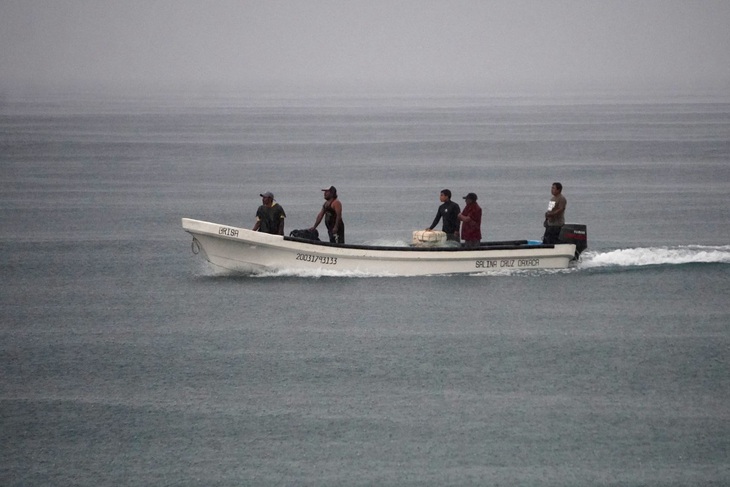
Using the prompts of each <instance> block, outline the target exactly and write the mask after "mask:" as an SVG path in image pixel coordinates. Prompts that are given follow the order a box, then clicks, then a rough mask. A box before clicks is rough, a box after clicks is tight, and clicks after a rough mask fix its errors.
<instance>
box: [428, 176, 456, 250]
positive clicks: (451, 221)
mask: <svg viewBox="0 0 730 487" xmlns="http://www.w3.org/2000/svg"><path fill="white" fill-rule="evenodd" d="M439 199H440V200H441V206H439V209H438V211H437V212H436V218H434V219H433V223H431V226H430V227H428V228H427V229H426V231H427V232H430V231H431V230H433V229H434V227H435V226H436V225H438V223H439V220H440V219H442V218H443V219H444V222H443V226H442V228H441V230H443V231H444V233H446V240H453V241H456V242H459V241H460V240H459V213H461V208H459V205H458V204H456V203H454V202H453V201H451V191H450V190H448V189H444V190H442V191H441V195H440V196H439Z"/></svg>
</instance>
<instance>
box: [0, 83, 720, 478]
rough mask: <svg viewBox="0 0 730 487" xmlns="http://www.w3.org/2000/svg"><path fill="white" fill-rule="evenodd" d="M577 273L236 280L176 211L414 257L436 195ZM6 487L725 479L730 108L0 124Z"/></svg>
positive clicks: (370, 107) (18, 103) (439, 109)
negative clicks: (332, 232)
mask: <svg viewBox="0 0 730 487" xmlns="http://www.w3.org/2000/svg"><path fill="white" fill-rule="evenodd" d="M553 181H561V182H562V183H563V186H564V194H565V196H566V197H567V200H568V209H567V213H566V215H567V220H568V221H570V222H575V223H585V224H587V225H588V232H589V251H588V252H586V254H584V256H583V259H582V262H581V263H580V264H579V265H578V267H577V268H574V269H570V270H563V271H531V272H528V271H523V272H512V273H510V272H506V273H504V274H500V275H478V274H475V275H472V276H459V277H457V276H441V277H425V278H396V277H384V276H366V277H363V276H348V275H343V274H340V275H318V274H316V273H311V274H301V273H299V274H298V273H295V272H284V273H281V274H278V275H268V276H246V275H231V274H228V273H224V272H220V271H217V270H215V269H211V268H210V267H209V265H208V264H207V263H205V262H203V261H202V260H201V259H200V257H199V256H195V255H193V254H192V252H191V249H190V244H191V238H190V236H189V235H188V234H186V233H185V232H183V231H182V229H181V226H180V219H181V217H191V218H197V219H202V220H208V221H214V222H219V223H225V224H229V225H235V226H242V227H252V226H253V224H254V214H255V211H256V208H257V207H258V205H259V204H260V200H261V199H260V197H259V194H260V193H261V192H263V191H272V192H273V193H274V194H275V195H276V199H277V200H278V201H279V203H280V204H281V205H282V206H283V207H284V208H285V210H286V212H287V215H288V218H287V227H286V231H287V233H288V232H289V231H291V230H293V229H295V228H306V227H309V226H311V225H312V224H313V223H314V218H315V216H316V214H317V212H318V211H319V207H320V205H321V203H322V192H321V191H320V188H325V187H329V186H330V185H331V184H333V185H335V186H336V187H337V188H338V192H339V193H340V198H341V200H342V203H343V208H344V219H345V223H346V225H347V239H348V242H350V243H380V244H383V243H403V242H409V241H410V238H411V233H412V231H413V230H419V229H423V228H425V227H426V226H428V225H429V224H430V223H431V220H432V219H433V217H434V215H435V213H436V208H437V207H438V204H439V201H438V196H439V191H440V190H441V189H443V188H449V189H451V190H452V191H453V192H454V195H455V200H457V201H458V202H459V203H460V204H462V205H463V200H462V199H461V196H463V195H465V194H466V193H468V192H475V193H477V194H478V195H479V203H480V204H481V206H482V208H483V209H484V223H483V226H482V231H483V233H484V235H485V239H486V240H503V239H516V238H530V239H536V238H540V236H541V235H542V226H541V223H542V214H543V213H544V211H545V208H546V205H547V201H548V199H549V197H550V185H551V183H552V182H553ZM0 201H1V203H2V204H1V205H0V250H1V251H2V260H0V271H1V273H2V274H1V275H2V279H1V280H0V305H1V308H0V313H1V316H0V317H1V320H0V365H1V366H2V374H0V440H1V442H2V452H1V455H0V458H1V460H0V484H1V485H3V486H21V485H23V486H25V485H33V486H41V485H48V486H61V485H88V486H119V485H140V486H141V485H145V486H147V485H171V486H172V485H174V486H239V485H240V486H243V485H317V486H320V485H331V486H339V485H394V486H395V485H397V486H402V485H439V486H441V485H505V486H510V485H520V486H522V485H547V486H565V485H571V486H586V485H621V486H634V485H636V486H667V485H670V486H685V485H693V486H705V485H713V486H720V485H728V484H730V456H729V454H728V452H729V451H730V406H729V405H730V306H729V305H728V296H730V238H729V236H730V216H729V215H730V103H727V102H725V101H722V100H707V99H705V100H698V99H691V98H682V99H675V100H669V99H664V100H660V101H658V100H654V101H651V100H637V99H631V100H629V99H606V98H603V99H602V98H596V99H590V100H588V99H582V100H578V101H576V100H566V99H563V100H558V101H550V100H537V99H526V98H470V99H467V98H455V97H442V98H418V97H399V98H396V97H363V98H345V97H340V98H336V97H323V98H306V99H305V98H282V97H278V98H277V97H256V98H254V97H251V98H246V97H237V98H234V97H220V98H184V97H174V98H164V99H163V98H156V97H137V98H132V97H128V98H111V97H110V98H103V97H78V96H72V97H46V98H17V99H16V98H8V97H5V98H3V99H2V102H0Z"/></svg>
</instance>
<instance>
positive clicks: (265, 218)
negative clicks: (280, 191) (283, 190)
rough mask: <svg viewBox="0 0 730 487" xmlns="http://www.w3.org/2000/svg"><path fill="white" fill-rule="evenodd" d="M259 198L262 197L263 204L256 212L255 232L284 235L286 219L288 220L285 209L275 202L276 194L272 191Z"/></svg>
mask: <svg viewBox="0 0 730 487" xmlns="http://www.w3.org/2000/svg"><path fill="white" fill-rule="evenodd" d="M259 196H261V201H262V202H263V204H262V205H261V206H259V209H258V210H257V211H256V224H255V225H254V226H253V231H254V232H264V233H271V234H273V235H284V219H285V218H286V213H285V212H284V208H282V207H281V205H280V204H279V203H277V202H276V201H275V200H274V194H273V193H272V192H271V191H267V192H265V193H261V194H260V195H259Z"/></svg>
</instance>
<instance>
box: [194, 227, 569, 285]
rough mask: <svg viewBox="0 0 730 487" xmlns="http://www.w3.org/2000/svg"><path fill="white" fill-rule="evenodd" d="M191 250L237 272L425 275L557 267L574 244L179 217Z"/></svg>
mask: <svg viewBox="0 0 730 487" xmlns="http://www.w3.org/2000/svg"><path fill="white" fill-rule="evenodd" d="M182 226H183V229H184V230H185V231H187V232H188V233H190V234H191V235H192V236H193V252H195V253H199V254H200V255H201V256H202V257H203V258H205V259H206V260H208V261H209V262H210V263H211V264H213V265H215V266H216V267H220V268H222V269H226V270H229V271H234V272H241V273H263V272H272V271H274V272H276V271H299V270H303V271H325V272H326V271H332V272H333V273H357V274H365V275H371V274H372V275H393V276H426V275H438V274H473V273H482V272H504V271H505V270H515V269H560V268H566V267H568V266H569V265H570V261H571V260H572V259H573V258H574V256H575V245H573V244H558V245H529V244H528V243H527V242H526V241H524V243H521V244H519V245H514V244H512V245H504V244H492V245H489V244H486V245H485V246H481V247H479V248H477V249H464V248H460V247H436V248H434V247H377V246H364V245H335V244H329V243H320V242H310V241H303V240H300V239H294V238H291V237H283V236H281V235H270V234H266V233H261V232H253V231H251V230H248V229H244V228H237V227H231V226H228V225H222V224H218V223H211V222H205V221H201V220H193V219H189V218H183V219H182Z"/></svg>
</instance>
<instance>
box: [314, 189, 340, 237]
mask: <svg viewBox="0 0 730 487" xmlns="http://www.w3.org/2000/svg"><path fill="white" fill-rule="evenodd" d="M322 191H324V199H325V202H324V204H323V205H322V210H321V211H320V212H319V215H317V220H316V221H315V222H314V226H313V227H312V228H310V230H314V229H316V228H317V226H318V225H319V223H320V222H321V221H322V218H324V224H325V226H326V227H327V233H328V234H329V237H330V242H332V243H340V244H343V243H345V223H344V222H343V221H342V203H340V200H339V199H338V198H337V188H335V187H334V186H330V187H329V188H327V189H323V190H322Z"/></svg>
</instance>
